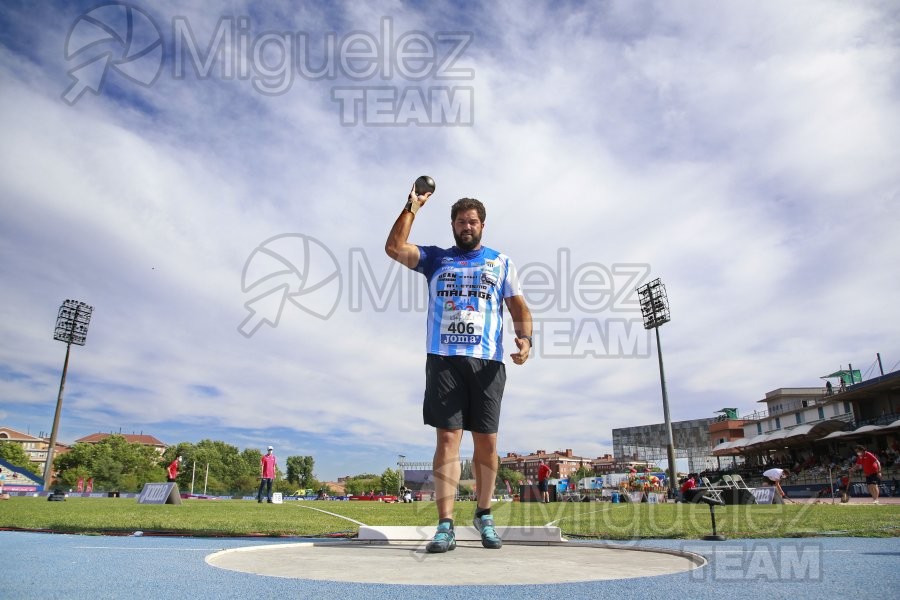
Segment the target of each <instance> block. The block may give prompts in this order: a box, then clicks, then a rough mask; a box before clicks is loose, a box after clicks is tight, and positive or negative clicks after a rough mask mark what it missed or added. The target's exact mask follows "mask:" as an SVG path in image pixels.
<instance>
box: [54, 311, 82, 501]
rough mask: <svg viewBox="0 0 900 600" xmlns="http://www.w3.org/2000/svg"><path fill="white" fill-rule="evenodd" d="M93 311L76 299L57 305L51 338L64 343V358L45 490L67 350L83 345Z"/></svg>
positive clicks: (64, 374)
mask: <svg viewBox="0 0 900 600" xmlns="http://www.w3.org/2000/svg"><path fill="white" fill-rule="evenodd" d="M93 312H94V307H93V306H89V305H87V304H85V303H84V302H79V301H77V300H66V301H65V302H63V303H62V306H60V307H59V313H58V314H57V316H56V329H54V330H53V339H54V340H59V341H60V342H65V343H66V360H65V362H64V363H63V371H62V378H61V379H60V380H59V396H57V398H56V414H55V415H54V416H53V430H52V431H51V432H50V445H49V447H48V448H47V462H46V464H45V465H44V489H45V490H46V489H47V488H48V487H49V486H50V478H51V477H52V476H53V450H54V449H55V447H56V432H57V431H58V430H59V414H60V412H61V411H62V401H63V388H64V387H65V386H66V372H67V371H68V370H69V352H70V351H71V350H72V344H75V345H76V346H84V343H85V342H86V341H87V332H88V326H89V325H90V324H91V313H93Z"/></svg>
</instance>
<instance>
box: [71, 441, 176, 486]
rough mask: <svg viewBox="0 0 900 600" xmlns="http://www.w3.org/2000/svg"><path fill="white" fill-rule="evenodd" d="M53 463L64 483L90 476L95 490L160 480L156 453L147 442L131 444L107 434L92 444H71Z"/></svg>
mask: <svg viewBox="0 0 900 600" xmlns="http://www.w3.org/2000/svg"><path fill="white" fill-rule="evenodd" d="M53 466H54V468H55V469H56V471H57V472H59V474H60V475H59V479H60V482H61V483H62V484H63V486H65V487H74V486H75V485H76V483H77V481H78V480H79V479H91V478H93V480H94V489H95V490H98V491H100V490H115V491H137V490H139V489H140V488H141V487H142V486H143V484H144V483H147V482H148V481H160V479H161V478H162V477H163V471H162V469H161V468H160V467H159V464H158V454H157V453H156V451H155V450H154V449H153V448H151V447H150V446H145V445H143V444H131V443H129V442H128V441H127V440H126V439H125V438H124V437H122V436H121V435H111V436H109V437H107V438H104V439H103V440H101V441H100V442H98V443H96V444H84V443H80V444H75V445H74V446H73V447H72V449H71V450H70V451H69V452H66V453H65V454H61V455H59V456H57V457H56V458H55V459H54V461H53Z"/></svg>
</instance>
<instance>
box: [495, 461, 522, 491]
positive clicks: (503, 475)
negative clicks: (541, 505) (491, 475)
mask: <svg viewBox="0 0 900 600" xmlns="http://www.w3.org/2000/svg"><path fill="white" fill-rule="evenodd" d="M507 481H508V482H509V486H510V488H512V490H513V493H514V494H518V493H519V489H518V488H519V482H520V481H525V475H523V474H522V473H519V472H518V471H514V470H513V469H510V468H509V467H500V470H499V471H498V472H497V489H498V490H503V493H504V494H505V493H506V483H505V482H507Z"/></svg>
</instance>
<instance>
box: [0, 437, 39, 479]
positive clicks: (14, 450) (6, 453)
mask: <svg viewBox="0 0 900 600" xmlns="http://www.w3.org/2000/svg"><path fill="white" fill-rule="evenodd" d="M0 458H2V459H3V460H5V461H6V462H8V463H9V464H11V465H13V466H14V467H21V468H23V469H25V470H27V471H28V472H29V473H34V474H35V475H37V476H40V475H41V474H40V473H38V468H37V467H36V466H35V465H34V464H32V462H31V459H29V458H28V453H27V452H25V448H23V447H22V444H17V443H15V442H0Z"/></svg>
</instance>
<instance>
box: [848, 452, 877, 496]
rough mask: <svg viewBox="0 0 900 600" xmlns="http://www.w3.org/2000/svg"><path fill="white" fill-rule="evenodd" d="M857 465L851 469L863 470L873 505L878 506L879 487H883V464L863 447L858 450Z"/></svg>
mask: <svg viewBox="0 0 900 600" xmlns="http://www.w3.org/2000/svg"><path fill="white" fill-rule="evenodd" d="M854 449H855V450H856V464H855V465H853V466H852V467H850V471H853V469H862V471H863V473H864V474H865V476H866V486H867V487H868V488H869V495H871V496H872V504H878V492H879V490H878V486H879V485H881V462H879V460H878V457H877V456H875V455H874V454H872V453H871V452H869V451H868V450H866V447H865V446H863V445H858V446H856V448H854Z"/></svg>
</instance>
